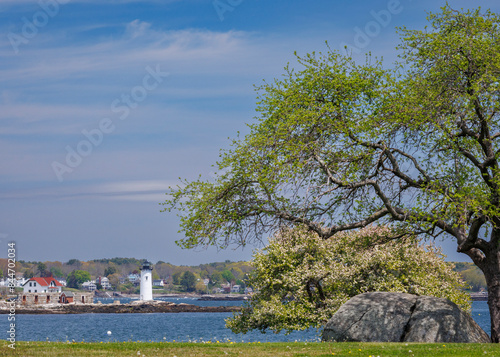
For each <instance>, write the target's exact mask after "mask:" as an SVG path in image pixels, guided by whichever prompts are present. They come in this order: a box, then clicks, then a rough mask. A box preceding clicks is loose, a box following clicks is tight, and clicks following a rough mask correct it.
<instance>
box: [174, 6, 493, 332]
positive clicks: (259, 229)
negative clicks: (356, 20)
mask: <svg viewBox="0 0 500 357" xmlns="http://www.w3.org/2000/svg"><path fill="white" fill-rule="evenodd" d="M429 21H430V26H429V28H427V29H426V30H425V31H419V30H409V29H406V28H402V29H400V34H401V45H400V46H399V47H398V49H399V50H400V63H399V64H397V65H396V66H395V68H393V69H391V70H387V69H384V67H383V66H382V63H381V62H380V61H377V60H373V59H370V58H369V60H368V61H367V62H366V63H365V64H362V65H360V64H357V63H355V62H354V60H353V59H352V58H350V57H349V56H345V55H342V54H339V53H335V52H328V53H326V54H321V53H320V54H315V53H312V54H309V55H306V56H305V57H300V58H298V60H299V62H300V64H301V65H302V66H303V68H302V69H301V70H300V71H293V70H291V69H288V68H287V71H286V73H285V76H284V77H283V79H280V80H276V81H274V82H273V83H271V84H267V83H266V84H264V85H263V86H261V87H260V98H259V103H258V112H259V113H260V117H259V119H258V122H257V123H255V124H252V125H251V126H250V133H249V134H248V135H247V136H246V137H245V138H244V139H243V140H237V141H235V142H234V144H233V147H232V149H231V150H229V151H227V152H225V153H223V155H222V159H221V161H220V162H219V163H218V165H217V166H218V167H217V169H218V171H219V172H220V175H219V177H218V178H217V179H216V180H215V182H213V181H203V180H201V179H200V180H197V181H193V182H189V181H187V182H184V184H183V185H181V186H179V187H178V188H174V189H172V190H171V192H169V194H170V195H171V196H170V197H172V198H171V199H169V200H168V201H167V202H166V205H167V206H166V208H167V210H171V209H179V210H180V212H181V230H182V231H183V233H184V235H185V237H186V238H185V239H184V240H182V241H181V242H180V244H181V245H182V246H183V247H188V248H189V247H195V246H206V245H216V246H219V247H222V248H225V247H227V246H228V245H230V244H239V245H245V244H248V243H253V242H258V241H262V238H263V237H265V236H266V235H268V234H269V233H270V232H273V231H275V230H276V229H278V228H279V227H281V226H283V225H297V224H301V225H305V226H307V227H308V229H309V230H311V231H313V232H316V233H317V235H318V236H320V237H321V238H323V239H329V238H330V239H335V236H336V235H337V233H339V232H342V231H346V230H353V229H359V228H362V227H366V226H368V225H370V224H372V223H374V222H377V223H378V224H386V225H389V226H390V227H391V228H392V229H393V230H394V231H398V230H399V231H400V232H402V233H403V232H408V231H409V232H412V233H413V234H422V235H427V236H428V237H437V236H438V235H442V237H446V238H447V239H451V240H453V241H454V242H455V243H456V245H457V250H458V251H459V252H461V253H463V254H466V255H467V256H468V257H469V258H470V259H471V260H472V261H473V262H474V264H475V265H477V266H478V267H479V268H480V269H481V271H482V272H483V274H484V276H485V279H486V283H487V286H488V305H489V309H490V315H491V338H492V341H493V342H500V208H499V207H500V165H499V162H498V156H499V153H500V100H499V97H500V84H499V83H500V80H499V78H500V40H499V38H500V17H499V16H498V15H497V14H494V13H491V12H490V11H481V10H469V11H455V10H453V9H451V8H450V7H448V6H447V7H445V8H443V9H442V11H441V12H440V13H438V14H431V15H430V16H429ZM396 237H397V236H396ZM396 237H395V238H396Z"/></svg>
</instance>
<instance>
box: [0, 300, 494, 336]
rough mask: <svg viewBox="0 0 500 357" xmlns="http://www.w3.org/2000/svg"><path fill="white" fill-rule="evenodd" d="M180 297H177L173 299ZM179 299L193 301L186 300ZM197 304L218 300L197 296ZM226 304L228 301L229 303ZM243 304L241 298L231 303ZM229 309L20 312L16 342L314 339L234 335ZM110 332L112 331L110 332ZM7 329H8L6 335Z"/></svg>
mask: <svg viewBox="0 0 500 357" xmlns="http://www.w3.org/2000/svg"><path fill="white" fill-rule="evenodd" d="M174 302H177V301H174ZM178 302H186V303H195V301H192V300H190V299H189V300H188V299H182V300H181V301H178ZM196 303H197V304H206V303H218V304H216V305H220V303H221V302H220V301H215V302H213V301H208V302H206V301H203V302H202V301H199V302H196ZM225 303H228V302H225ZM231 303H232V304H241V302H239V301H236V302H234V301H233V302H231ZM231 315H232V314H231V313H166V314H161V313H157V314H82V315H16V334H17V335H16V339H17V340H18V341H45V340H50V341H67V340H69V341H71V340H75V341H104V342H106V341H129V340H131V341H174V340H175V341H197V342H200V341H208V340H212V341H226V340H231V341H237V342H241V341H243V342H254V341H261V342H277V341H295V340H298V341H315V340H318V332H317V331H316V330H315V329H309V330H307V331H301V332H294V333H292V334H290V335H285V334H273V333H266V334H261V333H260V332H252V333H248V334H246V335H236V334H233V333H232V332H231V331H230V330H228V329H226V328H225V327H224V319H225V318H227V317H229V316H231ZM472 316H473V318H474V320H476V322H477V323H478V324H479V326H481V327H482V328H483V329H484V330H485V331H486V332H488V333H489V330H490V321H489V312H488V305H487V304H486V302H485V301H475V302H473V306H472ZM8 323H9V322H8V321H7V315H0V328H1V329H2V331H7V330H8V327H7V326H8ZM107 331H111V333H112V334H111V336H108V334H107ZM5 338H7V334H6V333H5V337H2V339H5Z"/></svg>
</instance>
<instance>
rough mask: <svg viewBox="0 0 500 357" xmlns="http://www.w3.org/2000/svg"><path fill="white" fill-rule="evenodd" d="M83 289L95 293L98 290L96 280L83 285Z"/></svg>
mask: <svg viewBox="0 0 500 357" xmlns="http://www.w3.org/2000/svg"><path fill="white" fill-rule="evenodd" d="M82 288H83V289H85V290H88V291H94V290H96V289H97V284H96V283H95V280H91V281H86V282H84V283H83V284H82Z"/></svg>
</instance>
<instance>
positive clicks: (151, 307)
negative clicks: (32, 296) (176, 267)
mask: <svg viewBox="0 0 500 357" xmlns="http://www.w3.org/2000/svg"><path fill="white" fill-rule="evenodd" d="M240 310H241V307H239V306H196V305H190V304H174V303H171V302H159V301H154V302H139V301H136V302H133V303H129V304H57V305H52V306H47V305H45V306H44V305H38V306H34V307H24V306H18V307H16V314H31V315H45V314H125V313H180V312H236V311H240ZM9 311H10V310H9V309H6V308H2V309H0V314H8V313H9Z"/></svg>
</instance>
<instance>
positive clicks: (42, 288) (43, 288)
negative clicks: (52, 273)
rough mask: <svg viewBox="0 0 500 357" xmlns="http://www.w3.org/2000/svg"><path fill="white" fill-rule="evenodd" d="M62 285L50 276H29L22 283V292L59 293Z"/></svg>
mask: <svg viewBox="0 0 500 357" xmlns="http://www.w3.org/2000/svg"><path fill="white" fill-rule="evenodd" d="M61 288H62V285H61V283H59V282H58V281H57V280H56V279H54V278H52V277H50V278H31V279H29V280H28V281H26V282H25V283H24V285H23V292H24V293H47V292H51V293H60V292H61Z"/></svg>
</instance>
